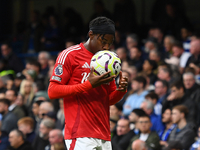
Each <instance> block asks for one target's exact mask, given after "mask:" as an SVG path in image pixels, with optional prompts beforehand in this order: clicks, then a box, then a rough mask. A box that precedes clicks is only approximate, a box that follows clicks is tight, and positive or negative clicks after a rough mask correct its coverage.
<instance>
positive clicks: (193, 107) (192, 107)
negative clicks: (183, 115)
mask: <svg viewBox="0 0 200 150" xmlns="http://www.w3.org/2000/svg"><path fill="white" fill-rule="evenodd" d="M181 104H183V105H185V106H186V107H187V108H188V110H189V114H188V116H187V121H189V122H193V123H195V124H196V125H197V122H196V121H197V114H198V108H197V104H196V103H195V102H194V101H192V100H191V99H186V96H183V97H182V98H180V99H174V100H170V101H168V100H165V102H164V104H163V107H162V112H164V111H165V110H166V109H168V108H169V109H172V108H173V107H175V106H176V105H181Z"/></svg>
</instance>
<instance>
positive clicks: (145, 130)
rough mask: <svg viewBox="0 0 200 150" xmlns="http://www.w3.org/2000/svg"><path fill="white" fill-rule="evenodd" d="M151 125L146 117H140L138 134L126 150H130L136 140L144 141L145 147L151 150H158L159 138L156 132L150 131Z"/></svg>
mask: <svg viewBox="0 0 200 150" xmlns="http://www.w3.org/2000/svg"><path fill="white" fill-rule="evenodd" d="M151 125H152V124H151V120H150V118H149V116H148V115H143V116H140V118H139V120H138V127H139V130H140V134H137V135H135V136H134V137H133V138H132V139H131V142H130V143H129V146H128V148H127V150H131V145H132V143H133V142H134V141H136V140H137V139H140V140H142V141H144V142H145V143H146V146H147V147H148V148H150V149H152V150H160V144H159V142H160V140H159V136H158V134H157V133H156V132H152V131H151V129H150V128H151Z"/></svg>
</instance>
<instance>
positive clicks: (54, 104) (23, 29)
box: [0, 0, 200, 150]
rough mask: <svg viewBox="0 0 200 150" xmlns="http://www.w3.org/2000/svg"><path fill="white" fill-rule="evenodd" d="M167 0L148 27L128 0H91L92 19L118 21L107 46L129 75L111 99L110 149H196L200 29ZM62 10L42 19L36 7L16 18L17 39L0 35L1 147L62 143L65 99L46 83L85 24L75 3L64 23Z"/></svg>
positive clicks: (51, 149)
mask: <svg viewBox="0 0 200 150" xmlns="http://www.w3.org/2000/svg"><path fill="white" fill-rule="evenodd" d="M165 2H166V1H162V2H161V1H156V3H155V5H154V9H153V12H152V21H153V24H152V25H148V26H145V27H144V26H143V27H141V26H140V25H138V24H137V23H136V14H135V12H134V10H135V8H134V4H133V3H132V1H129V0H125V1H117V2H116V4H115V9H114V13H113V14H112V13H110V12H109V11H108V10H106V9H105V7H104V5H103V3H102V1H99V0H97V1H95V3H94V7H95V13H94V14H92V15H91V19H93V18H95V17H97V16H107V17H109V18H111V19H113V20H114V22H115V24H116V34H115V41H114V43H113V44H112V46H111V50H112V51H115V52H116V53H117V54H118V56H119V58H120V59H121V61H122V73H123V75H125V76H128V77H129V84H128V91H127V93H126V95H125V96H124V97H123V99H122V100H121V101H120V102H118V103H117V104H115V105H112V106H110V128H111V141H112V147H113V150H150V149H151V150H161V149H163V150H170V149H175V150H183V149H184V150H189V149H191V150H195V149H200V142H199V141H200V136H199V133H200V128H199V126H200V115H199V112H200V36H199V33H198V32H197V31H195V30H194V29H193V26H192V24H191V23H190V22H189V21H188V19H187V17H186V15H184V14H185V12H184V11H183V9H182V7H181V6H182V3H180V1H176V2H167V3H165ZM59 17H61V16H58V15H57V14H56V12H55V10H54V8H53V7H48V8H47V9H46V11H45V13H44V14H43V15H42V19H41V18H40V14H39V12H38V11H34V12H32V14H31V22H30V24H29V25H28V26H25V24H24V23H23V22H19V23H18V25H17V34H16V35H13V37H14V38H12V39H11V41H10V39H9V40H7V39H5V40H6V41H5V42H1V59H0V129H1V130H0V150H5V149H6V150H16V149H17V150H26V149H29V150H31V149H36V150H64V149H66V147H65V145H64V139H63V129H64V122H65V119H64V113H63V99H58V100H50V99H49V97H48V94H47V88H48V84H49V79H50V77H51V74H52V71H53V68H54V64H55V61H56V60H55V59H56V56H57V54H58V53H59V52H60V51H62V50H63V49H65V48H68V47H70V46H72V45H75V44H79V43H80V42H84V41H85V39H86V38H85V35H86V34H87V32H88V27H87V24H86V25H84V24H83V20H82V18H81V15H80V14H78V13H77V12H76V11H75V10H74V9H72V8H68V9H66V11H65V13H64V17H65V19H64V23H63V26H61V24H60V23H59ZM16 41H21V42H22V45H21V46H20V47H17V46H16V43H17V42H16ZM22 53H24V54H25V55H23V56H24V57H21V55H20V54H22ZM28 54H30V55H28ZM32 54H36V55H32ZM117 83H118V78H116V84H117ZM66 111H67V110H66ZM102 117H103V116H102Z"/></svg>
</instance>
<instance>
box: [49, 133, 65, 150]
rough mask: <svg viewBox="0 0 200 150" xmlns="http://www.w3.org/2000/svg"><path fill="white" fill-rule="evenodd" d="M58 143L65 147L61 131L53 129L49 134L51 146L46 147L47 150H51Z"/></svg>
mask: <svg viewBox="0 0 200 150" xmlns="http://www.w3.org/2000/svg"><path fill="white" fill-rule="evenodd" d="M56 143H57V144H60V145H64V137H63V134H62V131H61V130H59V129H53V130H51V131H50V132H49V145H47V146H46V147H45V150H51V147H53V145H54V144H56Z"/></svg>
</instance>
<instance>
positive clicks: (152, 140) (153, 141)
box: [127, 132, 160, 150]
mask: <svg viewBox="0 0 200 150" xmlns="http://www.w3.org/2000/svg"><path fill="white" fill-rule="evenodd" d="M140 134H141V133H140ZM140 134H138V135H135V136H134V137H133V138H132V139H131V142H130V143H129V146H128V148H127V150H131V144H132V143H133V142H134V141H135V140H137V139H139V138H140ZM159 142H160V139H159V136H158V134H157V133H156V132H150V133H149V135H148V138H147V140H146V141H145V143H146V145H147V147H148V148H150V149H152V150H160V143H159Z"/></svg>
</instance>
